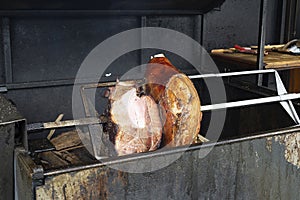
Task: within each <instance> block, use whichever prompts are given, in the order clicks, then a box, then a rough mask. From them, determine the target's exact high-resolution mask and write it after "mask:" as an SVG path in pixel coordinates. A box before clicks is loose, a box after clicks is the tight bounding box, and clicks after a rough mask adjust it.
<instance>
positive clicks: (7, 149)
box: [0, 95, 25, 199]
mask: <svg viewBox="0 0 300 200" xmlns="http://www.w3.org/2000/svg"><path fill="white" fill-rule="evenodd" d="M21 121H24V118H23V117H22V116H21V115H20V114H19V112H18V111H17V109H16V108H15V107H14V106H13V105H12V103H11V102H9V101H8V100H7V99H6V98H4V97H3V96H2V95H0V150H1V151H0V158H1V164H0V194H1V198H4V199H12V198H13V183H14V179H13V177H14V176H13V157H14V153H13V152H14V147H15V143H16V140H17V139H16V137H17V133H18V134H19V135H18V136H20V137H22V135H21V134H22V133H23V132H24V130H21V129H22V128H21V126H20V123H19V122H21ZM17 123H18V124H17ZM23 123H25V122H23Z"/></svg>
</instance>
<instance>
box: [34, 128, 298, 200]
mask: <svg viewBox="0 0 300 200" xmlns="http://www.w3.org/2000/svg"><path fill="white" fill-rule="evenodd" d="M282 133H284V131H283V132H282ZM278 137H283V138H291V137H293V138H299V137H300V133H299V132H293V133H288V132H287V133H285V135H274V136H273V137H271V136H269V137H267V136H266V135H264V137H257V138H253V139H250V140H244V141H236V142H234V143H224V144H220V145H219V146H216V147H215V148H214V149H213V150H212V152H210V154H209V155H208V156H206V157H205V158H200V157H199V149H194V150H190V151H187V152H186V153H185V154H184V155H183V156H182V157H181V158H180V159H178V160H177V161H176V162H174V163H173V164H171V165H170V166H168V167H166V168H163V169H160V170H158V171H154V172H148V173H142V174H134V173H125V172H120V171H117V170H115V169H111V168H109V165H107V166H95V167H94V168H89V169H82V170H78V171H72V172H66V173H61V174H53V175H48V176H45V178H44V179H43V181H44V183H43V184H42V185H38V186H36V187H35V195H36V196H35V197H36V199H220V198H223V199H297V198H298V197H299V194H300V193H299V190H298V187H299V185H300V173H299V172H300V169H299V167H298V166H296V165H294V164H292V163H291V162H290V161H289V159H287V157H286V152H287V151H286V149H298V146H297V145H298V143H296V142H287V143H284V144H283V143H282V142H278V141H279V140H276V138H278ZM270 138H271V140H272V143H271V149H272V150H271V151H270V142H269V141H270ZM295 145H296V146H295ZM297 155H298V154H297ZM168 156H171V155H157V157H162V158H165V159H167V158H168ZM298 159H299V156H298ZM142 160H143V158H141V159H139V160H138V161H128V162H126V163H125V164H132V165H136V164H141V163H143V162H141V161H142ZM144 161H145V163H148V164H151V158H144ZM121 164H124V163H121ZM116 165H118V164H115V166H116Z"/></svg>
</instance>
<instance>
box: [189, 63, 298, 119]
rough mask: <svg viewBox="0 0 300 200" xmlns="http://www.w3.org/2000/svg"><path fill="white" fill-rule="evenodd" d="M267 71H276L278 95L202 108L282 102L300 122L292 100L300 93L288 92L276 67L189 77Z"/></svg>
mask: <svg viewBox="0 0 300 200" xmlns="http://www.w3.org/2000/svg"><path fill="white" fill-rule="evenodd" d="M266 73H274V75H275V80H276V86H277V94H278V95H277V96H273V97H266V98H258V99H250V100H244V101H236V102H228V103H220V104H214V105H204V106H201V110H202V111H209V110H218V109H227V108H234V107H241V106H249V105H256V104H263V103H272V102H280V104H281V105H282V107H283V108H284V109H285V111H286V112H287V113H288V114H289V116H290V117H291V118H292V119H293V120H294V122H295V123H296V124H300V119H299V116H298V114H297V112H296V110H295V108H294V106H293V104H292V102H291V100H292V99H298V98H300V94H299V93H294V94H288V93H287V90H286V89H285V87H284V84H283V82H282V80H281V78H280V76H279V74H278V72H277V71H276V70H274V69H268V70H253V71H242V72H229V73H220V74H203V75H193V76H189V78H190V79H199V78H222V77H232V76H243V75H252V74H259V75H261V74H266Z"/></svg>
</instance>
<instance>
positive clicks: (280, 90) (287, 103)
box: [27, 69, 300, 131]
mask: <svg viewBox="0 0 300 200" xmlns="http://www.w3.org/2000/svg"><path fill="white" fill-rule="evenodd" d="M267 73H274V75H275V80H276V86H277V94H278V95H277V96H271V97H264V98H257V99H249V100H243V101H235V102H225V103H219V104H212V105H202V106H201V111H204V112H206V111H211V110H218V109H227V108H235V107H243V106H249V105H258V104H267V103H273V102H279V103H280V104H281V105H282V107H283V108H284V109H285V111H286V112H287V113H288V114H289V116H290V117H291V118H292V119H293V121H294V122H295V123H296V124H299V125H300V119H299V116H298V114H297V111H296V110H295V108H294V106H293V104H292V102H291V100H293V99H299V98H300V93H290V94H289V93H288V92H287V90H286V89H285V87H284V84H283V82H282V80H281V78H280V76H279V74H278V72H277V71H276V70H274V69H268V70H252V71H243V72H229V73H219V74H203V75H191V76H188V77H189V78H190V79H204V78H223V77H233V76H243V75H258V74H267ZM114 85H116V82H105V83H95V84H88V85H83V86H82V87H81V90H80V94H81V98H82V102H83V106H84V110H85V114H86V117H87V118H83V119H77V120H67V121H61V122H59V123H58V122H48V123H34V124H28V125H27V130H28V131H35V130H43V129H53V128H63V127H70V126H76V125H78V126H81V125H90V124H103V123H105V122H106V119H104V118H97V117H95V116H96V115H97V113H94V115H92V114H91V113H90V104H89V101H88V97H87V96H86V94H85V90H86V89H90V88H99V87H111V86H114ZM95 112H96V111H95Z"/></svg>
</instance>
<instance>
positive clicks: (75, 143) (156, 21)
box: [0, 0, 300, 199]
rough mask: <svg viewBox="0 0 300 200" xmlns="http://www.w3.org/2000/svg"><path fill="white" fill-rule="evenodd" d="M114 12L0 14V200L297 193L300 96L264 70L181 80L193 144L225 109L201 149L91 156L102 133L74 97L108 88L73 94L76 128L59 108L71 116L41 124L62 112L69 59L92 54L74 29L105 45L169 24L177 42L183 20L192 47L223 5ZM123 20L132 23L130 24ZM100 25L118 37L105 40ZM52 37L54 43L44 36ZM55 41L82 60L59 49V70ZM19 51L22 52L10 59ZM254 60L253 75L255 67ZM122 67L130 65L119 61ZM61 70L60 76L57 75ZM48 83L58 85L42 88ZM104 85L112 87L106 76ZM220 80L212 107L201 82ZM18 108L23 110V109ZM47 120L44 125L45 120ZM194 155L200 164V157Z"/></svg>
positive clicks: (14, 6)
mask: <svg viewBox="0 0 300 200" xmlns="http://www.w3.org/2000/svg"><path fill="white" fill-rule="evenodd" d="M123 2H124V4H119V3H118V2H117V1H105V2H104V3H103V4H102V2H101V4H100V3H99V2H95V1H90V0H89V1H85V3H84V4H82V3H81V2H79V1H76V2H68V1H64V2H63V3H61V1H51V2H50V1H46V2H45V3H44V4H40V5H39V4H34V3H36V2H33V1H31V0H26V1H22V2H21V1H18V0H16V1H10V2H9V3H4V2H1V3H0V15H1V16H2V26H1V28H2V29H1V35H2V37H3V48H2V46H1V48H0V50H1V52H3V55H4V57H3V59H2V60H4V63H3V66H4V68H5V69H4V70H3V69H2V68H0V73H2V72H3V74H5V77H4V78H3V77H2V76H1V75H0V84H1V85H0V92H4V93H6V94H5V95H2V94H1V95H0V145H1V146H2V147H3V148H2V149H1V150H2V151H1V153H0V156H1V158H2V160H3V161H5V162H3V163H5V164H3V165H1V166H0V171H1V172H5V173H1V175H0V177H1V184H0V193H1V195H2V196H3V197H4V198H5V199H13V198H15V199H76V198H78V199H124V198H128V199H170V198H171V199H219V198H220V197H224V198H227V199H233V198H235V199H259V198H260V199H261V198H263V199H274V198H289V199H297V198H298V197H299V192H298V185H300V177H299V174H300V173H299V167H300V163H299V157H300V155H299V152H298V148H299V145H298V144H299V131H300V128H299V117H298V114H297V112H298V111H299V110H300V108H299V103H298V102H297V100H294V99H297V98H299V94H288V93H287V92H286V90H285V88H284V86H283V85H284V84H283V83H282V81H281V79H280V77H279V74H278V73H277V72H276V71H274V70H265V71H247V72H232V73H221V74H201V75H194V74H193V75H190V78H191V79H192V80H193V82H194V84H195V86H196V88H197V90H198V91H199V94H200V95H201V101H202V103H203V107H202V110H203V112H204V116H203V122H202V126H201V133H202V134H204V136H205V133H206V131H207V129H208V126H209V123H210V114H211V111H212V110H217V112H220V114H224V109H225V108H227V112H226V121H225V124H224V128H223V131H222V133H221V135H220V138H219V139H218V140H213V139H211V138H208V139H211V141H210V142H207V143H203V144H193V145H191V146H182V147H176V148H169V149H159V150H157V151H154V152H148V153H141V154H133V155H127V156H121V157H109V156H107V152H106V151H105V148H104V149H103V148H102V147H105V144H103V145H99V144H101V142H102V140H101V139H102V138H101V137H99V133H101V124H102V123H105V122H106V119H105V118H103V117H97V116H95V115H94V114H95V113H93V112H94V110H93V109H90V105H89V100H88V97H87V96H86V94H85V92H86V91H87V90H88V88H90V87H100V88H101V87H104V86H105V87H107V86H110V85H114V83H113V82H106V83H83V85H82V98H83V108H84V110H85V114H86V116H85V117H84V118H82V119H70V116H71V115H70V113H68V110H70V109H68V108H69V107H71V106H67V107H68V108H64V109H62V110H64V111H66V112H63V114H65V115H66V116H67V117H66V118H67V119H63V120H57V121H56V122H53V121H51V120H50V119H49V118H52V117H53V116H57V115H59V114H61V112H60V111H59V109H61V107H63V106H59V105H62V104H64V105H71V102H70V101H69V100H67V98H66V96H68V95H69V96H71V93H70V91H71V90H72V89H71V88H72V86H73V83H74V80H73V79H71V78H70V77H68V76H64V73H65V71H68V70H70V73H72V72H73V71H76V70H77V68H76V69H74V67H73V66H75V65H76V64H78V63H81V62H82V59H83V57H80V56H82V55H84V56H85V55H86V54H87V53H88V51H89V50H90V49H89V48H92V47H93V46H94V45H95V44H98V43H99V41H98V40H93V38H95V37H94V35H93V34H95V33H93V31H92V32H89V31H86V32H84V31H83V35H85V34H87V35H89V34H90V35H92V36H93V37H91V38H89V39H90V40H91V42H90V43H91V44H90V43H89V41H87V39H86V36H85V37H81V35H80V34H82V32H77V30H79V29H80V30H82V29H83V28H82V27H81V26H79V25H78V24H77V22H78V21H79V20H83V21H84V22H83V23H81V24H80V23H79V24H80V25H83V24H84V25H86V26H85V28H87V29H88V27H93V28H94V29H97V31H98V32H100V33H101V34H102V35H103V37H104V38H106V37H109V36H110V35H111V34H112V33H118V32H120V31H122V30H123V29H125V30H126V29H129V28H132V27H131V26H129V25H128V24H130V23H133V24H134V25H133V26H138V27H139V26H141V27H143V26H164V20H161V19H160V18H159V17H161V16H164V17H166V20H167V23H170V24H171V25H170V28H173V29H178V30H179V31H182V32H185V31H186V28H185V27H181V26H184V25H182V24H185V23H186V22H187V21H189V20H186V18H189V17H190V18H192V22H193V23H195V24H196V25H193V27H192V28H193V29H195V33H192V34H195V35H194V36H195V38H196V39H197V40H199V42H201V40H203V36H202V35H201V30H202V29H203V28H204V25H203V24H204V22H205V20H204V18H203V14H205V13H206V12H208V11H209V10H211V9H213V8H215V7H217V6H220V5H221V4H222V3H223V2H224V0H215V1H176V2H175V1H168V2H169V3H167V4H161V1H151V2H150V1H147V2H150V3H149V4H147V6H146V7H145V5H144V4H140V2H142V1H135V0H126V1H123ZM143 2H146V1H143ZM265 2H266V0H263V1H262V6H261V7H262V10H261V11H262V13H261V15H263V16H265V15H266V13H265V9H266V8H265V5H266V4H265ZM195 3H196V4H195ZM132 5H135V6H134V7H132ZM182 8H184V9H182ZM71 9H75V10H71ZM107 16H109V17H107ZM132 16H138V17H139V18H140V20H138V22H136V21H135V19H134V18H132ZM100 17H103V18H104V19H105V20H107V22H106V21H102V20H103V19H102V18H101V19H100ZM151 17H153V19H150V18H151ZM168 17H169V18H168ZM58 18H63V20H62V21H63V22H57V21H58V20H57V19H58ZM91 18H92V19H91ZM94 18H97V19H98V20H100V22H101V23H98V24H97V25H98V26H99V27H100V28H97V27H96V26H90V24H89V22H90V21H93V20H94ZM115 18H122V22H126V23H122V24H121V25H120V23H118V22H116V19H115ZM125 18H126V19H125ZM126 20H127V21H126ZM151 20H152V21H151ZM95 21H97V20H95ZM95 21H93V22H95ZM173 21H175V23H174V24H172V22H173ZM177 21H180V22H182V23H179V24H181V25H177ZM56 23H58V28H57V27H56V26H55V25H57V24H56ZM102 23H103V24H105V25H104V27H105V28H107V29H109V30H108V32H109V34H107V33H106V32H102V28H103V24H102ZM45 24H46V25H45ZM69 24H71V25H69ZM110 25H111V26H112V27H118V28H117V29H115V28H111V27H110ZM119 26H120V27H119ZM264 26H265V22H264V20H261V27H262V30H261V33H264V30H263V28H264ZM41 27H42V28H41ZM101 27H102V28H101ZM110 28H111V29H110ZM52 29H53V30H54V31H53V30H52ZM68 30H70V31H69V32H68ZM74 30H75V31H74ZM51 31H53V32H54V34H53V35H54V36H53V35H51V36H49V35H47V33H48V34H49V33H52V32H51ZM202 31H203V30H202ZM98 32H97V33H98ZM62 33H65V34H66V33H68V34H71V35H72V36H73V37H75V38H77V37H78V38H79V39H80V42H81V43H82V46H84V47H86V49H88V50H86V49H85V50H86V51H85V50H82V46H80V49H79V50H78V49H77V50H78V52H79V53H76V54H74V52H73V48H75V47H74V46H72V45H74V44H75V43H76V42H77V41H76V40H70V41H69V40H68V41H69V43H68V44H66V46H65V47H66V48H67V49H68V50H69V51H70V55H71V56H70V58H65V57H64V58H61V57H59V56H57V54H61V53H63V52H62V51H61V49H58V48H53V46H51V45H52V43H48V42H47V41H52V42H53V41H60V42H61V43H63V44H65V43H64V40H63V39H65V38H62V39H61V38H60V37H59V36H61V35H63V34H62ZM68 34H67V35H68ZM45 35H46V36H45ZM78 35H79V36H78ZM56 36H57V37H56ZM62 37H63V36H62ZM68 37H69V35H68ZM78 38H77V39H78ZM263 40H264V34H261V35H260V47H261V48H260V52H263V49H262V46H263V42H264V41H263ZM41 41H44V42H45V45H44V46H43V47H44V48H40V46H39V44H40V42H41ZM54 43H55V42H54ZM66 43H67V42H66ZM81 43H80V44H81ZM68 45H69V46H68ZM36 46H37V47H36ZM17 47H18V48H17ZM36 48H37V49H36ZM19 49H24V50H23V51H22V53H20V52H19V51H18V50H19ZM27 49H29V50H28V51H27ZM30 50H31V51H30ZM155 51H156V50H155ZM155 53H157V52H155ZM31 54H35V55H34V56H32V55H31ZM47 54H49V55H55V56H54V59H53V60H55V61H57V62H58V63H59V64H58V65H56V64H57V63H56V62H53V61H51V60H50V59H48V58H47V59H46V60H47V62H49V63H50V64H49V65H47V64H45V62H43V61H45V60H44V59H45V57H46V56H47ZM148 54H149V55H148ZM152 54H153V51H149V52H147V51H142V52H139V53H138V54H137V55H136V54H134V53H133V55H134V56H135V59H136V60H138V63H140V62H143V61H144V59H147V58H148V57H149V56H150V55H152ZM165 54H166V55H167V56H170V57H171V60H173V58H174V60H175V61H177V62H178V63H179V64H182V63H184V62H183V61H181V60H180V59H179V58H176V57H175V56H174V55H172V54H170V53H168V52H165ZM74 55H75V56H74ZM49 57H51V56H49ZM258 58H259V67H260V69H261V68H262V64H263V63H262V57H261V56H258ZM28 60H31V61H32V60H34V61H32V62H29V61H28ZM65 60H68V62H67V61H65ZM74 60H75V61H78V63H76V62H75V61H74ZM128 60H130V59H127V60H126V61H128ZM35 61H36V62H35ZM73 61H74V62H73ZM124 63H126V62H124V61H123V60H121V62H119V63H117V64H115V65H114V66H118V65H120V64H122V65H123V64H124ZM130 64H132V65H133V64H134V65H136V64H137V63H136V62H132V63H130ZM174 64H175V63H174ZM175 65H176V64H175ZM18 66H22V67H21V68H20V67H18ZM36 66H37V67H36ZM57 66H58V67H57ZM62 66H67V67H65V68H63V69H64V70H63V71H60V73H56V72H55V71H59V70H60V69H61V68H62ZM52 67H53V68H52ZM68 67H69V68H68ZM32 69H36V70H32ZM49 69H51V70H49ZM116 69H120V68H118V67H116ZM72 70H73V71H72ZM27 71H29V72H30V75H29V76H26V74H27ZM115 71H116V70H115ZM184 71H186V72H187V74H192V73H188V72H189V69H185V70H184ZM47 73H48V74H47ZM267 73H268V74H269V73H270V74H273V75H274V80H276V83H277V84H276V86H275V90H274V89H270V88H269V87H264V86H262V83H261V82H262V76H261V74H267ZM45 74H47V76H45ZM244 75H252V76H257V75H260V76H259V81H258V82H259V84H257V83H256V82H254V83H253V82H252V81H250V82H246V81H244V79H243V78H236V77H237V76H243V77H244ZM48 76H50V77H52V76H53V77H57V76H58V77H59V78H58V80H48ZM112 78H113V79H116V77H113V76H112ZM220 78H222V80H223V81H224V83H225V88H226V94H227V98H228V101H227V102H220V103H219V104H211V103H210V99H209V94H208V91H207V88H206V87H205V83H204V81H203V79H220ZM251 80H252V79H251ZM53 88H55V89H53ZM61 88H63V89H61ZM55 93H58V94H59V95H57V96H56V98H55V97H53V99H51V98H49V96H50V97H51V95H49V94H52V95H54V94H55ZM32 97H34V98H32ZM242 97H243V98H244V99H243V98H242ZM8 99H12V101H13V102H10V101H9V100H8ZM28 99H30V101H31V102H30V103H29V102H28ZM50 100H51V101H57V103H54V104H50V103H49V105H47V103H46V102H47V101H50ZM292 100H293V101H292ZM15 104H16V105H15ZM27 104H29V106H24V105H27ZM20 105H21V106H20ZM40 105H42V106H40ZM53 105H54V106H53ZM35 107H38V109H35ZM18 110H20V111H18ZM40 110H41V111H40ZM20 112H21V113H23V114H25V115H26V118H25V117H23V116H22V115H21V114H20ZM47 114H49V116H51V117H46V115H47ZM41 121H42V122H41ZM33 122H34V123H33ZM36 122H39V123H36ZM75 126H78V127H80V128H81V129H80V130H77V131H82V133H81V134H83V135H85V136H87V138H88V140H89V141H92V142H91V144H90V147H88V148H90V149H89V150H90V151H88V150H87V149H86V148H85V147H84V146H83V145H82V144H81V141H80V139H79V138H78V133H77V132H76V131H74V130H75ZM53 129H55V131H56V132H55V134H54V135H55V136H56V137H53V140H51V141H52V143H51V142H49V139H47V136H48V133H49V131H50V130H53ZM52 133H53V132H52ZM61 135H62V136H61ZM59 136H61V137H59ZM100 136H101V135H100ZM49 138H50V137H49ZM55 138H56V140H55ZM57 138H58V139H57ZM66 138H67V139H66ZM50 139H51V138H50ZM54 140H55V141H54ZM61 141H63V142H66V144H63V143H62V142H61ZM64 145H65V146H64ZM210 150H211V151H210ZM209 151H210V152H209ZM204 154H205V155H206V154H207V155H206V156H205V157H203V155H204ZM177 156H178V157H179V159H177V160H176V161H175V162H173V163H171V164H170V165H167V166H165V167H164V168H161V169H159V170H156V171H151V172H145V173H128V172H126V171H121V170H117V168H118V167H119V168H122V167H123V168H124V167H126V166H138V167H139V168H140V169H143V168H147V167H148V166H151V165H153V164H155V163H164V162H167V161H168V160H170V159H172V158H174V157H177Z"/></svg>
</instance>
